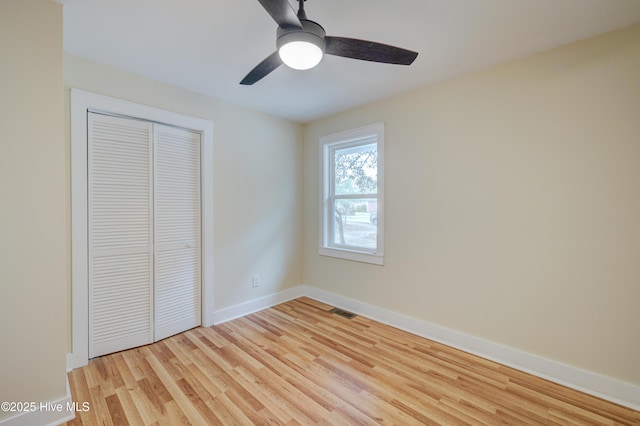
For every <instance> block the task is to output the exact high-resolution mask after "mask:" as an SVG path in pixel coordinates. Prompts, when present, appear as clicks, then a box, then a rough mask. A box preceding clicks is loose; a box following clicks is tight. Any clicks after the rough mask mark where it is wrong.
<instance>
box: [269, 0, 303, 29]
mask: <svg viewBox="0 0 640 426" xmlns="http://www.w3.org/2000/svg"><path fill="white" fill-rule="evenodd" d="M258 1H259V2H260V4H261V5H262V7H264V9H265V10H266V11H267V12H268V13H269V15H271V17H272V18H273V20H274V21H276V22H277V23H278V25H279V26H280V27H282V28H300V29H302V24H301V23H300V20H299V19H298V16H297V15H296V11H295V10H293V8H292V7H291V4H290V3H289V0H258Z"/></svg>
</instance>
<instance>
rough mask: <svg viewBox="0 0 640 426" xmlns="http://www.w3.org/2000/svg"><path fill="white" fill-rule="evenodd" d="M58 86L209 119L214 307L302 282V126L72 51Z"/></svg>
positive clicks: (217, 307)
mask: <svg viewBox="0 0 640 426" xmlns="http://www.w3.org/2000/svg"><path fill="white" fill-rule="evenodd" d="M212 78H215V76H213V77H212ZM64 84H65V86H66V87H67V88H69V87H74V88H78V89H82V90H87V91H90V92H94V93H98V94H101V95H106V96H111V97H115V98H119V99H123V100H127V101H131V102H136V103H139V104H143V105H149V106H153V107H157V108H162V109H165V110H169V111H174V112H178V113H181V114H187V115H192V116H195V117H200V118H204V119H207V120H210V121H212V122H213V126H214V127H213V145H214V179H215V181H214V259H215V260H214V276H215V292H214V299H215V300H214V304H215V308H216V310H220V309H223V308H226V307H230V306H233V305H236V304H239V303H242V302H246V301H249V300H252V299H255V298H258V297H261V296H264V295H268V294H273V293H275V292H278V291H282V290H285V289H287V288H291V287H295V286H298V285H300V284H301V283H302V217H301V214H300V212H301V210H302V149H303V145H302V126H301V125H299V124H294V123H291V122H289V121H287V120H283V119H280V118H275V117H272V116H269V115H266V114H263V113H259V112H255V111H251V110H248V109H244V108H240V107H238V106H235V105H232V104H229V103H226V102H223V101H219V100H216V99H213V98H209V97H205V96H202V95H198V94H195V93H193V92H189V91H186V90H182V89H179V88H177V87H174V86H170V85H167V84H164V83H160V82H156V81H152V80H149V79H145V78H142V77H139V76H136V75H134V74H130V73H126V72H123V71H118V70H115V69H113V68H110V67H107V66H104V65H101V64H98V63H96V62H92V61H88V60H86V59H82V58H79V57H76V56H71V55H65V56H64ZM67 95H68V91H67ZM67 114H68V109H67ZM67 119H68V117H67ZM68 134H69V132H68V131H67V135H68ZM67 139H69V138H68V137H67ZM254 274H258V275H260V281H261V285H260V287H258V288H253V287H252V285H251V278H252V277H253V275H254Z"/></svg>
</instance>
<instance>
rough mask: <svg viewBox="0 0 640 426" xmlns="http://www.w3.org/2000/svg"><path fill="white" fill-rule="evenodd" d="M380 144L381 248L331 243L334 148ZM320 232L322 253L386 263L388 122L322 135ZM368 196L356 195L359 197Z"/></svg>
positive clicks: (320, 144) (357, 260)
mask: <svg viewBox="0 0 640 426" xmlns="http://www.w3.org/2000/svg"><path fill="white" fill-rule="evenodd" d="M363 143H366V144H371V143H376V144H377V147H378V167H377V172H378V190H377V196H376V198H377V208H378V213H377V215H378V218H377V225H376V226H377V244H376V246H377V248H376V249H375V250H368V249H365V248H357V247H349V248H343V247H335V246H333V245H332V244H331V243H330V240H331V239H330V236H331V229H332V226H333V221H334V215H333V214H332V213H330V212H329V206H330V205H333V203H332V200H333V194H332V186H333V182H332V179H333V178H332V176H333V173H332V171H331V170H332V164H330V163H331V151H332V150H335V149H336V148H347V147H349V146H357V145H359V144H363ZM319 147H320V155H319V157H320V216H319V217H320V227H319V228H320V235H319V237H320V238H319V242H320V247H319V254H320V255H321V256H330V257H336V258H340V259H346V260H353V261H356V262H364V263H372V264H375V265H383V264H384V123H376V124H371V125H369V126H365V127H360V128H358V129H353V130H347V131H344V132H340V133H334V134H331V135H327V136H322V137H321V138H320V143H319ZM361 197H366V196H365V195H363V196H355V198H361Z"/></svg>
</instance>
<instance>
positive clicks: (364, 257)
mask: <svg viewBox="0 0 640 426" xmlns="http://www.w3.org/2000/svg"><path fill="white" fill-rule="evenodd" d="M319 254H320V256H328V257H335V258H338V259H345V260H352V261H354V262H363V263H371V264H373V265H380V266H382V265H384V257H383V255H382V254H380V253H376V254H370V253H364V252H359V251H353V250H344V249H334V248H326V247H320V251H319Z"/></svg>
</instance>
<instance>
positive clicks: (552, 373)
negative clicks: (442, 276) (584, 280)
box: [303, 286, 640, 411]
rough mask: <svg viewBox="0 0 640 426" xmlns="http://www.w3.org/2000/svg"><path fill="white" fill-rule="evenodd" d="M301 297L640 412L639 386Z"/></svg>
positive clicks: (369, 310)
mask: <svg viewBox="0 0 640 426" xmlns="http://www.w3.org/2000/svg"><path fill="white" fill-rule="evenodd" d="M303 293H304V295H305V296H308V297H310V298H312V299H315V300H318V301H319V302H324V303H327V304H329V305H332V306H336V307H339V308H341V309H345V310H348V311H351V312H354V313H357V314H359V315H363V316H366V317H368V318H371V319H373V320H376V321H379V322H381V323H384V324H387V325H390V326H392V327H396V328H399V329H401V330H404V331H407V332H409V333H412V334H415V335H418V336H421V337H425V338H427V339H430V340H434V341H436V342H438V343H442V344H445V345H447V346H451V347H454V348H457V349H460V350H463V351H465V352H469V353H472V354H474V355H478V356H480V357H482V358H486V359H489V360H491V361H495V362H497V363H500V364H503V365H506V366H509V367H513V368H515V369H517V370H520V371H524V372H526V373H530V374H533V375H535V376H538V377H541V378H543V379H547V380H549V381H552V382H555V383H558V384H560V385H563V386H567V387H569V388H572V389H576V390H578V391H581V392H584V393H586V394H589V395H593V396H596V397H599V398H602V399H605V400H607V401H611V402H614V403H616V404H620V405H624V406H625V407H629V408H632V409H634V410H639V411H640V386H636V385H633V384H630V383H626V382H622V381H619V380H615V379H612V378H610V377H606V376H602V375H599V374H596V373H593V372H590V371H586V370H582V369H579V368H576V367H572V366H570V365H567V364H563V363H560V362H557V361H552V360H549V359H546V358H543V357H540V356H537V355H533V354H530V353H527V352H523V351H520V350H517V349H514V348H510V347H508V346H503V345H500V344H497V343H494V342H491V341H488V340H484V339H480V338H478V337H474V336H470V335H467V334H464V333H460V332H458V331H455V330H451V329H448V328H445V327H441V326H439V325H435V324H431V323H429V322H426V321H422V320H418V319H415V318H411V317H408V316H405V315H401V314H398V313H396V312H392V311H388V310H385V309H382V308H379V307H376V306H372V305H369V304H366V303H363V302H359V301H357V300H354V299H349V298H347V297H344V296H340V295H338V294H335V293H330V292H327V291H324V290H320V289H318V288H315V287H309V286H304V291H303Z"/></svg>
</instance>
